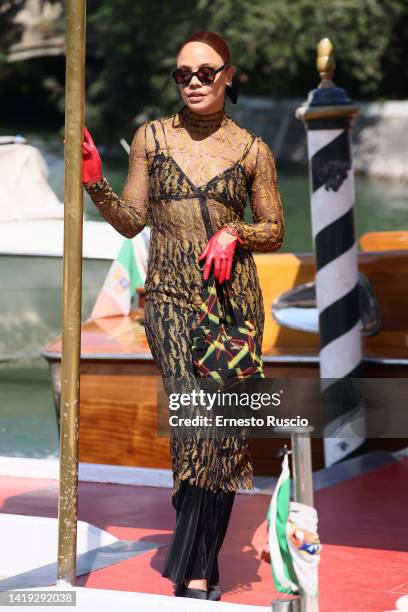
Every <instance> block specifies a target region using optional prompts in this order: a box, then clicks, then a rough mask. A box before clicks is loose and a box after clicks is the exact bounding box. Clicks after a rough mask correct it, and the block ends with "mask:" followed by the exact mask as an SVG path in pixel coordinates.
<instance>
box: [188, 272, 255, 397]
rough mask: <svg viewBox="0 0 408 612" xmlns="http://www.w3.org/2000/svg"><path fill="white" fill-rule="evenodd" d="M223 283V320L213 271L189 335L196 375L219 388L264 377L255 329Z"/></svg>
mask: <svg viewBox="0 0 408 612" xmlns="http://www.w3.org/2000/svg"><path fill="white" fill-rule="evenodd" d="M226 282H227V281H224V285H225V286H224V287H223V290H224V296H223V302H224V305H225V319H221V317H220V309H219V302H218V297H217V287H216V285H215V278H214V273H213V272H212V273H211V275H210V277H209V279H208V283H207V285H206V286H205V287H204V296H203V303H202V304H201V311H202V312H201V316H200V317H199V322H198V325H197V327H195V328H194V330H193V331H192V334H191V337H192V355H193V364H194V369H195V372H196V373H197V374H198V376H199V377H200V378H209V379H211V380H212V381H214V382H216V383H218V384H220V385H223V384H225V383H229V382H232V381H234V380H235V381H236V380H239V379H248V378H251V380H252V379H261V378H265V374H264V371H263V363H262V353H261V347H260V346H259V342H258V339H257V332H256V329H255V326H254V324H253V323H252V322H251V321H249V320H248V321H245V320H244V317H243V316H242V313H241V311H240V309H239V308H238V306H237V305H236V303H235V302H234V300H233V299H232V298H231V295H230V291H229V288H228V287H227V285H226ZM228 311H230V312H228Z"/></svg>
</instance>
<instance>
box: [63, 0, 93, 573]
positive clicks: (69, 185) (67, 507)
mask: <svg viewBox="0 0 408 612" xmlns="http://www.w3.org/2000/svg"><path fill="white" fill-rule="evenodd" d="M85 14H86V0H67V4H66V50H67V51H66V71H65V74H66V97H65V182H64V259H63V265H64V276H63V308H62V364H61V403H60V412H61V414H60V421H61V427H60V432H61V433H60V480H59V499H58V567H57V583H58V584H61V583H66V584H69V585H73V584H74V583H75V579H76V548H77V511H78V455H79V365H80V353H81V292H82V218H83V187H82V141H83V132H84V91H85V24H86V21H85Z"/></svg>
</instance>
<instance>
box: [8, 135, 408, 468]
mask: <svg viewBox="0 0 408 612" xmlns="http://www.w3.org/2000/svg"><path fill="white" fill-rule="evenodd" d="M10 133H16V132H15V130H10V129H9V130H5V129H0V134H10ZM23 135H24V136H26V137H27V138H29V139H30V141H31V142H32V143H33V144H35V145H36V146H38V147H39V148H40V150H41V152H42V153H43V155H44V157H45V159H46V161H47V163H48V165H49V169H50V176H49V182H50V185H51V186H52V188H53V189H54V191H55V192H56V193H57V195H58V196H59V198H60V199H61V200H62V199H63V144H62V138H56V136H55V134H46V133H43V134H38V133H35V132H34V133H33V132H30V131H27V132H24V134H23ZM103 159H104V174H105V176H107V178H109V180H110V181H111V184H112V186H113V188H114V190H115V191H116V192H119V193H120V190H121V188H122V186H123V182H124V180H125V178H126V174H127V156H126V154H125V152H124V151H122V149H121V148H118V150H117V151H116V154H115V155H114V156H112V158H111V160H110V161H109V160H108V157H107V156H106V155H105V156H103ZM278 177H279V189H280V193H281V197H282V202H283V206H284V212H285V228H286V235H285V242H284V246H283V248H282V251H285V252H293V251H295V252H305V251H311V250H312V237H311V224H310V204H309V183H308V177H307V172H306V170H305V171H296V172H288V171H287V170H285V169H283V168H279V167H278ZM406 210H407V186H405V185H400V184H392V183H387V182H382V181H378V180H368V179H365V178H361V177H356V206H355V221H356V234H357V236H361V234H363V233H364V232H367V231H375V230H393V229H408V220H407V212H406ZM85 214H86V215H87V217H88V218H90V219H98V220H101V217H100V215H99V212H98V210H97V209H96V208H95V206H94V205H93V204H92V202H91V201H90V200H89V198H88V196H86V197H85ZM246 216H247V220H248V221H251V217H250V211H249V209H248V210H247V211H246ZM101 222H104V221H101ZM21 282H22V283H23V282H24V279H21ZM0 317H1V306H0ZM44 343H45V342H44ZM44 343H43V344H44ZM39 350H40V346H39ZM38 355H39V356H38V357H34V358H30V359H19V360H18V361H14V362H7V361H5V356H4V355H3V356H1V355H0V456H1V455H8V456H20V457H56V456H58V442H59V441H58V434H57V426H56V421H55V412H54V405H53V400H52V393H51V383H50V376H49V371H48V365H47V363H46V362H45V360H44V359H42V358H41V356H40V354H39V353H38Z"/></svg>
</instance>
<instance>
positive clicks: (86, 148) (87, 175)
mask: <svg viewBox="0 0 408 612" xmlns="http://www.w3.org/2000/svg"><path fill="white" fill-rule="evenodd" d="M82 155H83V166H82V168H83V179H82V180H83V183H84V185H86V184H90V183H96V182H97V181H99V180H100V179H101V178H102V176H103V175H102V160H101V158H100V156H99V153H98V149H97V148H96V146H95V143H94V141H93V140H92V136H91V135H90V133H89V132H88V130H87V128H86V127H84V142H83V143H82Z"/></svg>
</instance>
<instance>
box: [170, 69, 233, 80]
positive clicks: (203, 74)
mask: <svg viewBox="0 0 408 612" xmlns="http://www.w3.org/2000/svg"><path fill="white" fill-rule="evenodd" d="M227 66H229V64H224V65H223V66H220V67H219V68H217V69H215V68H211V66H201V67H200V68H199V69H198V70H196V72H192V71H191V70H189V69H188V68H177V67H176V68H173V70H172V71H171V76H172V77H173V79H174V80H175V82H176V83H177V85H188V84H189V83H190V81H191V79H192V78H193V76H194V75H196V76H197V78H198V79H199V81H200V82H201V83H202V85H211V83H213V82H214V79H215V75H216V74H217V72H220V71H221V70H223V69H224V68H226V67H227Z"/></svg>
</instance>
